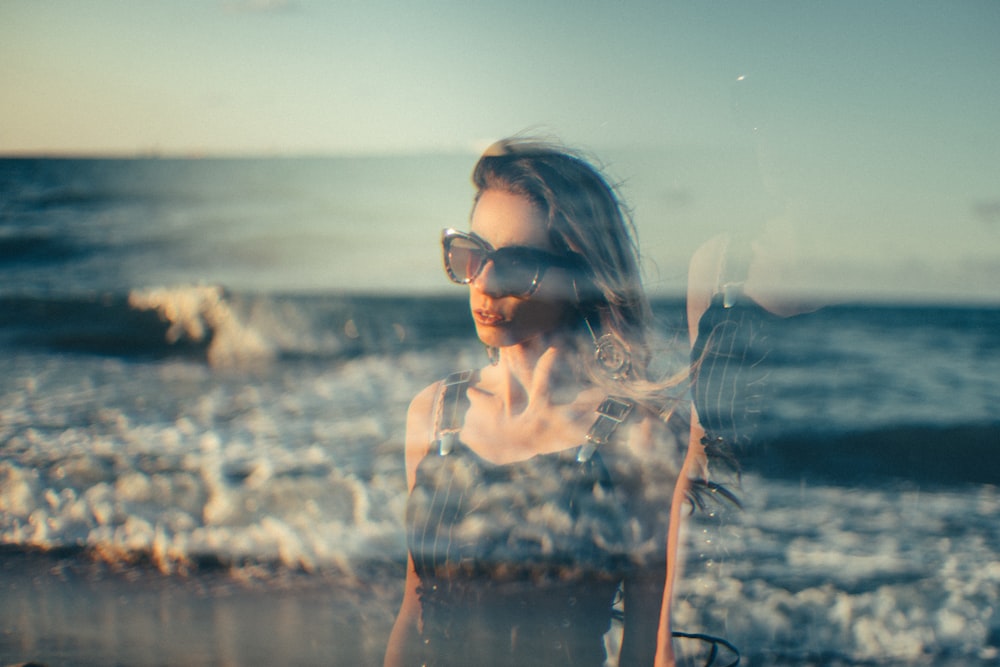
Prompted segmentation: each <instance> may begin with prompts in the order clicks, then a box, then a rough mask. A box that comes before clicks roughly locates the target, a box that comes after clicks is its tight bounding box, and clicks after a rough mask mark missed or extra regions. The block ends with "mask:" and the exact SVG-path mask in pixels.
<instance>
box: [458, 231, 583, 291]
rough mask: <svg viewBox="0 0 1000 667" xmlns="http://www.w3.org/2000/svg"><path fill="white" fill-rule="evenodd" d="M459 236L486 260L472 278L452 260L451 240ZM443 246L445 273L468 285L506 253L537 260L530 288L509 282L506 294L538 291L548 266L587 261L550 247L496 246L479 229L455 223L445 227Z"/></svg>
mask: <svg viewBox="0 0 1000 667" xmlns="http://www.w3.org/2000/svg"><path fill="white" fill-rule="evenodd" d="M455 239H461V240H463V241H470V242H472V243H473V244H475V245H477V246H479V248H481V249H482V253H483V261H482V262H481V263H480V264H479V268H478V269H477V270H476V272H475V273H474V274H473V275H471V276H469V277H468V278H460V277H459V276H458V275H457V274H456V273H455V272H454V271H453V270H452V268H451V262H449V261H448V253H449V251H450V249H451V243H452V241H454V240H455ZM441 249H442V251H443V259H444V270H445V273H447V274H448V278H449V279H451V281H452V282H453V283H456V284H458V285H468V284H469V283H471V282H472V281H474V280H475V279H476V278H478V277H479V274H481V273H482V272H483V268H484V267H485V266H486V263H487V262H491V261H492V262H493V263H494V264H493V265H494V270H495V268H496V259H497V258H500V257H503V256H504V255H505V254H508V255H509V254H514V253H517V254H521V255H523V256H525V257H527V258H530V259H531V260H532V261H534V262H535V275H534V276H533V277H532V279H531V284H530V285H529V286H528V287H527V289H526V290H522V291H509V290H508V289H507V288H506V286H503V289H504V295H506V296H518V297H522V298H527V297H529V296H531V295H532V294H534V293H535V290H537V289H538V285H539V283H541V282H542V276H544V275H545V271H546V270H547V269H549V268H562V269H579V268H580V267H581V266H582V265H583V261H582V259H581V258H580V257H579V256H577V255H556V254H555V253H551V252H549V251H547V250H541V249H540V248H531V247H528V246H504V247H502V248H494V247H493V246H492V245H490V243H489V242H488V241H487V240H486V239H484V238H482V237H481V236H479V235H478V234H476V233H475V232H463V231H459V230H457V229H452V228H451V227H449V228H447V229H444V230H442V232H441ZM501 266H502V264H501ZM502 273H503V269H501V274H502ZM502 282H503V281H501V283H502Z"/></svg>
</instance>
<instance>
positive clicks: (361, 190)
mask: <svg viewBox="0 0 1000 667" xmlns="http://www.w3.org/2000/svg"><path fill="white" fill-rule="evenodd" d="M456 165H460V166H462V168H463V169H465V168H466V167H467V164H466V161H465V160H464V159H463V160H456V159H441V160H437V161H434V160H431V161H428V162H422V161H420V160H417V159H415V158H412V157H410V158H406V159H401V160H397V161H393V160H392V159H391V158H383V159H382V162H379V160H375V159H363V160H359V161H358V162H357V164H352V163H351V162H350V160H347V159H339V160H331V161H323V160H311V161H298V162H292V163H289V162H286V161H281V160H275V161H268V160H245V161H241V160H227V161H219V162H218V163H209V162H200V161H191V162H188V161H184V160H174V161H158V160H138V161H132V160H106V161H73V160H4V161H0V172H2V174H3V180H2V183H3V187H4V188H5V189H4V191H3V192H2V193H0V194H2V197H0V201H3V202H4V206H3V208H0V230H2V235H0V250H3V253H0V260H2V261H0V665H8V664H21V663H25V662H29V661H34V662H38V663H41V664H45V665H50V666H55V665H64V664H65V665H88V664H93V665H99V664H100V665H105V664H118V665H173V664H191V665H244V664H250V665H252V664H281V663H288V664H303V665H309V664H335V665H341V664H343V665H378V664H380V663H381V657H382V651H383V648H384V643H385V640H386V637H387V636H388V632H389V629H390V627H391V624H392V620H393V617H394V615H395V613H396V609H397V606H398V604H399V600H400V598H401V596H402V584H403V569H404V563H405V559H406V542H405V534H404V525H403V516H404V512H405V503H406V488H405V477H404V466H403V434H404V421H405V417H406V410H407V405H408V403H409V401H410V399H411V398H412V397H413V396H414V395H415V394H416V393H417V392H419V391H420V390H421V389H422V388H423V387H425V386H427V385H428V384H430V383H432V382H435V381H437V380H439V379H441V378H443V377H445V376H446V375H448V374H449V373H451V372H453V371H455V370H460V369H464V368H474V367H479V366H482V365H483V364H485V363H486V356H485V352H484V351H483V349H482V346H481V345H480V344H478V343H477V342H476V341H475V337H474V335H473V330H472V325H471V322H470V319H469V316H468V304H467V302H466V299H465V297H464V295H463V294H461V293H460V292H461V290H460V289H459V290H457V291H456V292H444V291H442V292H432V291H427V292H420V291H417V292H413V291H407V289H404V288H406V287H413V286H407V285H403V286H399V287H398V289H396V290H389V289H386V288H385V285H382V289H375V288H374V286H375V285H376V284H377V283H378V280H379V272H378V270H377V268H378V267H379V266H380V264H379V262H381V261H390V260H391V261H393V262H397V263H402V264H403V265H405V263H406V262H408V261H412V262H418V261H419V262H425V260H424V259H418V258H424V256H425V255H426V258H425V259H426V262H425V263H430V264H434V265H435V266H436V264H437V263H438V262H439V261H440V257H439V247H438V245H437V242H438V238H439V237H438V235H439V233H440V227H441V226H443V225H442V224H439V223H441V220H440V218H438V217H436V213H437V212H438V208H439V206H438V205H439V204H440V200H442V199H447V198H449V196H450V195H448V194H447V193H444V192H443V191H435V192H437V194H436V195H434V196H431V197H429V198H427V199H426V201H424V200H420V199H419V198H411V199H410V200H409V202H410V205H409V206H406V207H404V206H402V205H401V204H398V202H397V203H393V202H394V201H395V200H394V199H393V196H394V195H393V193H398V192H410V193H414V192H420V191H423V190H426V189H428V188H431V189H432V190H433V187H432V186H433V184H434V183H439V182H450V181H451V179H452V177H453V175H454V174H453V171H454V170H455V167H456ZM418 166H422V167H425V168H423V169H417V167H418ZM288 170H290V173H287V174H286V171H288ZM206 174H214V175H215V176H217V177H218V180H217V181H215V182H211V183H210V182H209V181H208V180H206V179H205V178H203V177H204V176H205V175H206ZM281 174H284V176H280V177H279V175H281ZM331 175H339V176H343V178H340V177H338V178H331ZM348 176H349V177H348ZM272 177H273V178H272ZM463 177H464V176H463ZM281 179H284V180H281ZM393 179H395V180H393ZM261 182H268V183H270V184H271V185H272V186H273V187H271V188H261V187H260V183H261ZM276 183H277V184H283V186H282V187H277V186H276V185H275V184H276ZM292 184H294V187H292ZM369 199H371V200H372V201H375V202H382V203H376V204H373V205H372V206H371V207H370V208H365V207H364V206H363V202H365V201H368V200H369ZM413 202H417V203H413ZM459 203H460V206H456V208H459V209H463V210H464V207H465V206H466V205H467V202H466V201H465V200H462V201H461V202H459ZM465 213H467V212H465ZM465 213H462V214H461V215H465ZM403 219H405V220H406V225H403V226H402V228H404V229H405V230H406V231H405V232H404V233H402V236H400V237H399V238H398V239H396V242H395V243H394V245H393V246H392V248H391V249H390V250H389V251H387V253H388V254H380V253H379V252H378V247H377V244H376V247H375V248H374V250H373V248H372V246H371V244H370V243H368V240H370V238H371V233H373V232H376V231H379V230H381V231H383V232H384V231H386V230H393V229H396V228H398V227H400V226H401V220H403ZM456 219H457V220H458V221H459V222H460V221H461V217H459V216H456ZM451 222H453V221H451ZM456 224H457V223H456ZM276 230H279V231H280V233H279V231H276ZM417 237H419V240H415V239H417ZM393 238H394V239H395V237H393ZM306 247H309V248H312V250H311V251H310V252H306V253H305V254H304V255H300V254H299V251H300V250H302V249H303V248H306ZM359 249H364V250H365V251H366V252H367V251H372V254H364V253H362V252H361V251H360V250H359ZM425 250H426V252H425ZM303 257H304V258H305V259H302V258H303ZM316 267H320V268H323V269H324V271H320V272H319V273H312V271H313V269H315V268H316ZM342 273H343V274H350V273H353V274H356V276H357V277H356V278H355V279H354V280H355V283H356V284H357V289H355V290H348V289H344V288H342V287H337V288H333V287H324V284H323V283H324V281H325V280H327V279H332V278H331V277H332V276H333V275H335V274H336V275H340V274H342ZM369 277H371V279H372V280H371V281H368V280H366V279H367V278H369ZM440 280H441V281H442V284H443V285H444V284H445V282H446V279H445V278H444V277H443V276H441V277H440ZM445 287H446V285H445ZM456 289H457V288H456ZM653 308H654V311H655V314H656V316H657V322H658V326H659V329H658V332H657V333H658V334H659V338H660V339H661V340H662V343H663V345H664V350H665V353H666V354H665V357H670V355H673V358H678V357H679V358H682V359H683V358H684V357H685V355H686V348H685V347H684V346H685V345H686V342H685V336H686V333H685V332H686V323H685V322H684V301H683V298H681V297H678V296H677V295H665V296H658V297H657V298H656V299H654V302H653ZM770 342H771V345H772V353H771V354H770V355H769V356H768V359H767V368H766V371H767V372H766V377H767V381H768V384H769V389H770V392H769V393H770V396H771V398H770V400H769V402H768V404H767V405H766V409H765V410H764V412H763V413H762V414H761V419H760V426H759V429H758V433H757V440H756V441H755V442H754V443H753V444H752V445H750V446H748V447H746V448H744V449H741V450H740V451H739V452H737V453H738V459H739V461H740V464H741V472H740V474H739V475H738V476H736V475H734V476H732V477H730V478H727V479H726V480H725V481H726V483H727V484H728V485H730V488H731V489H732V490H733V491H734V492H735V493H736V494H737V496H738V497H739V498H740V500H741V502H742V504H743V508H742V509H737V508H735V507H733V506H730V505H727V504H725V503H720V504H718V505H717V506H714V505H710V506H709V507H708V508H706V509H705V510H704V511H698V512H695V513H694V514H693V515H692V516H691V517H690V518H689V520H688V523H687V524H686V529H685V549H684V558H685V567H684V574H683V576H682V578H681V580H680V584H679V590H678V595H677V599H676V601H675V607H674V609H675V611H674V616H675V622H676V629H677V630H680V631H684V632H687V633H704V634H707V635H714V636H717V637H722V638H724V639H726V640H727V641H729V642H731V643H732V644H733V645H735V646H736V647H738V649H739V650H740V652H741V653H742V656H743V661H742V662H741V664H743V665H767V666H770V665H816V666H817V667H818V666H831V667H832V666H840V665H845V666H846V665H872V664H878V665H891V666H902V665H956V666H957V665H990V664H996V661H997V659H998V649H1000V617H998V616H997V615H996V613H995V612H994V610H995V609H996V608H997V606H998V599H997V598H998V596H1000V567H998V565H997V564H998V563H1000V532H998V530H997V528H996V526H997V524H998V521H997V520H998V518H1000V491H998V488H1000V475H998V473H997V472H996V471H997V470H1000V449H998V447H1000V421H998V419H997V412H996V405H997V401H998V399H1000V354H998V351H1000V308H997V307H995V306H992V305H989V304H941V303H913V302H912V301H908V302H906V303H894V302H889V303H885V302H882V303H846V304H839V305H833V306H829V307H826V308H823V309H821V310H819V311H817V312H815V313H812V314H808V315H804V316H801V317H796V318H792V319H790V320H787V321H785V322H784V323H783V324H782V325H781V326H780V327H778V328H776V329H775V330H774V331H773V332H772V334H771V341H770ZM678 648H679V649H680V651H681V653H682V654H683V655H685V656H688V657H687V658H686V660H687V662H688V664H695V665H696V664H699V660H700V661H702V662H703V661H704V660H703V658H704V656H705V655H706V651H707V647H706V646H705V645H704V642H698V641H697V640H679V641H678ZM722 657H724V656H720V660H721V658H722ZM484 664H485V663H484ZM716 664H719V663H716Z"/></svg>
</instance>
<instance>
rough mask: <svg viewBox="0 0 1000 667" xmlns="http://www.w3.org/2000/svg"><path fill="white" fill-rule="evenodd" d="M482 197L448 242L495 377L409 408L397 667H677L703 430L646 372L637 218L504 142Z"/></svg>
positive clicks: (589, 184) (605, 193) (486, 375)
mask: <svg viewBox="0 0 1000 667" xmlns="http://www.w3.org/2000/svg"><path fill="white" fill-rule="evenodd" d="M473 183H474V185H475V188H476V196H475V205H474V208H473V212H472V216H471V230H470V231H469V232H459V231H456V230H450V229H449V230H445V232H444V235H443V239H442V243H443V246H444V259H445V268H446V271H447V273H448V275H449V277H450V278H451V280H452V281H454V282H456V283H460V284H464V285H468V289H469V305H470V309H471V312H472V317H473V320H474V322H475V327H476V332H477V334H478V336H479V338H480V340H481V341H482V342H483V343H484V344H485V345H486V347H487V350H488V352H489V357H490V360H491V363H490V364H489V365H487V366H485V367H484V368H482V369H479V370H476V371H468V372H464V373H457V374H455V375H452V376H450V377H449V378H447V379H446V380H444V381H442V382H438V383H435V384H433V385H431V386H429V387H427V388H426V389H425V390H423V391H422V392H420V393H419V394H418V395H417V396H416V397H415V398H414V399H413V401H412V403H411V405H410V409H409V413H408V417H407V429H406V474H407V483H408V488H409V490H410V496H409V499H408V506H407V531H408V546H409V550H410V558H409V563H408V569H407V577H406V587H405V593H404V598H403V603H402V606H401V609H400V612H399V616H398V618H397V620H396V623H395V625H394V627H393V631H392V635H391V637H390V641H389V646H388V650H387V653H386V660H385V664H386V665H387V666H398V665H421V664H427V665H463V666H468V665H519V666H520V665H536V664H537V665H546V666H551V665H593V666H595V667H596V666H598V665H602V664H604V663H605V660H606V658H607V654H609V653H610V654H614V653H619V662H620V664H622V665H651V664H653V663H654V659H656V660H658V664H661V665H662V664H670V663H671V662H672V653H671V649H670V645H669V639H667V641H665V642H664V641H661V642H660V646H659V647H658V646H657V630H658V624H659V623H660V607H661V598H662V594H663V584H664V572H665V543H666V532H667V517H668V515H669V509H670V508H669V505H670V498H671V495H672V493H673V487H674V484H675V482H676V479H677V472H678V469H679V466H680V461H681V459H682V453H681V452H680V451H679V449H680V447H679V443H681V442H683V439H682V438H679V437H677V436H676V435H675V433H683V431H684V429H685V425H684V424H680V423H678V422H679V420H678V419H675V418H674V415H680V414H682V413H683V410H681V409H675V408H677V407H678V406H677V405H676V403H678V401H677V400H675V399H672V398H671V397H670V395H671V393H672V389H673V388H674V387H676V386H677V385H679V384H680V380H679V379H674V380H671V381H667V382H662V383H656V382H653V381H651V380H650V378H649V377H648V376H647V373H648V362H649V358H650V349H649V347H650V346H649V341H648V334H649V328H650V321H651V315H650V309H649V304H648V301H647V299H646V297H645V294H644V293H643V290H642V286H641V282H640V277H639V269H638V260H637V251H636V248H635V245H634V242H633V240H632V235H631V234H630V222H629V219H628V216H627V214H626V213H625V212H624V209H623V206H622V205H621V203H620V202H619V200H618V198H617V196H616V195H615V192H614V190H613V189H612V188H611V187H610V186H609V185H608V183H607V181H606V180H605V179H604V178H603V177H602V176H601V174H600V173H599V172H598V171H597V170H595V169H594V168H593V167H592V166H591V165H590V164H588V163H587V162H586V161H584V160H583V159H581V158H579V157H577V156H575V155H573V154H571V153H569V152H567V151H564V150H562V149H559V148H555V147H552V146H549V145H545V144H540V143H532V142H526V141H519V140H506V141H502V142H499V143H498V144H495V145H494V146H493V147H491V148H490V149H489V150H487V152H486V153H485V154H484V155H483V156H482V157H481V158H480V160H479V162H478V163H477V165H476V167H475V170H474V172H473ZM680 377H681V376H678V378H680ZM676 393H680V392H679V391H678V392H676ZM685 437H686V436H685ZM616 601H617V602H620V604H619V605H618V609H619V610H621V609H622V608H623V612H621V611H616V610H615V608H614V606H615V603H616ZM620 615H623V617H624V625H623V631H622V633H621V641H620V647H619V646H611V647H610V648H608V649H606V647H605V641H606V638H605V633H606V632H607V631H608V629H609V628H610V627H611V626H612V621H613V619H614V618H615V617H616V616H620ZM613 634H614V633H611V634H609V635H608V638H609V639H608V640H607V641H608V643H609V644H611V643H612V642H611V640H610V637H611V636H613ZM657 652H659V654H658V655H657Z"/></svg>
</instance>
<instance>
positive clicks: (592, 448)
mask: <svg viewBox="0 0 1000 667" xmlns="http://www.w3.org/2000/svg"><path fill="white" fill-rule="evenodd" d="M634 407H635V403H633V402H632V401H630V400H628V399H627V398H622V397H620V396H608V397H607V398H605V399H604V400H603V401H602V402H601V404H600V405H599V406H597V410H596V412H597V419H595V420H594V423H593V425H592V426H591V427H590V431H588V432H587V442H585V443H584V444H583V445H582V446H581V447H580V451H579V452H577V454H576V460H577V461H579V462H580V463H586V462H587V461H589V460H590V458H591V457H592V456H593V455H594V452H596V451H597V448H598V446H600V445H603V444H605V443H607V442H610V441H611V438H612V436H614V434H615V431H616V430H618V425H619V424H621V423H622V422H623V421H625V419H626V418H627V417H628V416H629V414H630V413H631V412H632V409H633V408H634Z"/></svg>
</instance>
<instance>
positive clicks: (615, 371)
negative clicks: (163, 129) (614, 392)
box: [583, 317, 632, 380]
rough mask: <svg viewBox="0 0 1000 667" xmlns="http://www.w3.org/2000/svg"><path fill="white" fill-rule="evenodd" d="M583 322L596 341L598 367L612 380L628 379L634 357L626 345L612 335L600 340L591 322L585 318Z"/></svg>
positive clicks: (595, 358) (602, 337)
mask: <svg viewBox="0 0 1000 667" xmlns="http://www.w3.org/2000/svg"><path fill="white" fill-rule="evenodd" d="M583 322H584V324H586V325H587V331H589V332H590V339H591V340H592V341H594V362H595V363H596V364H597V367H598V368H600V369H601V371H602V372H603V373H604V374H606V375H607V376H608V377H610V378H611V379H612V380H624V379H625V378H626V377H628V372H629V371H630V370H631V369H632V355H630V354H629V352H628V348H627V347H625V344H624V343H623V342H621V341H620V340H618V338H617V337H616V336H615V335H614V334H610V333H606V334H604V335H603V336H601V337H600V338H598V337H597V335H596V334H594V328H593V327H592V326H590V320H589V319H587V318H586V317H584V318H583Z"/></svg>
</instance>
